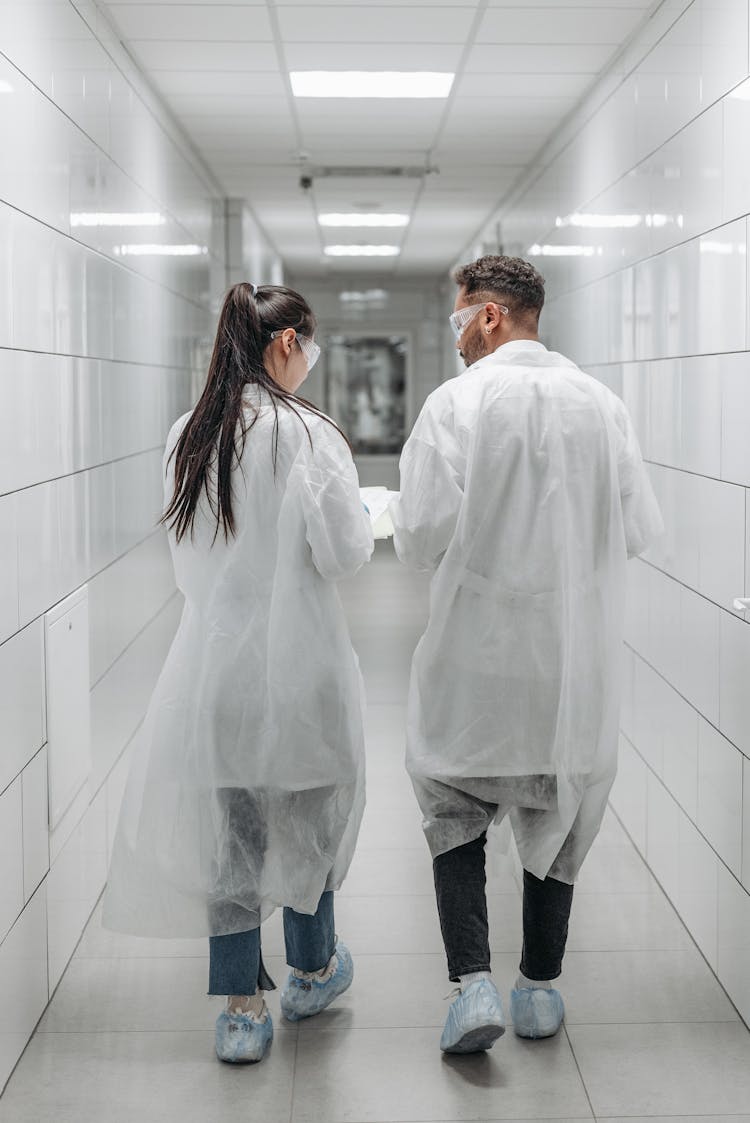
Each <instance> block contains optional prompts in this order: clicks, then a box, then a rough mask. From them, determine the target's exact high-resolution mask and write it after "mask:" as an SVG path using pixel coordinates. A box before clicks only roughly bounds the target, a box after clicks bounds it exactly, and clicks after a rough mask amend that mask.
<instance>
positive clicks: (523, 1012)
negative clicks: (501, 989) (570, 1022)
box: [510, 987, 565, 1038]
mask: <svg viewBox="0 0 750 1123" xmlns="http://www.w3.org/2000/svg"><path fill="white" fill-rule="evenodd" d="M510 1016H511V1018H512V1019H513V1029H514V1030H515V1032H516V1033H517V1034H518V1036H519V1037H531V1038H537V1037H553V1036H554V1035H555V1034H556V1033H557V1031H558V1029H559V1028H560V1026H561V1025H562V1020H563V1018H564V1017H565V1006H564V1005H563V1000H562V995H561V994H560V991H559V990H555V989H554V987H552V988H550V989H549V990H547V989H546V988H544V987H523V988H521V989H514V990H512V991H511V992H510Z"/></svg>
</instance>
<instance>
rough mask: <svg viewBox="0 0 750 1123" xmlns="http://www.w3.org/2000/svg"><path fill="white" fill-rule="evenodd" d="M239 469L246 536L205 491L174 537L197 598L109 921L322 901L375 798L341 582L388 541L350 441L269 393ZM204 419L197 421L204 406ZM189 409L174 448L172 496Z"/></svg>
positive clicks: (120, 834) (136, 770) (217, 927)
mask: <svg viewBox="0 0 750 1123" xmlns="http://www.w3.org/2000/svg"><path fill="white" fill-rule="evenodd" d="M246 396H247V402H248V419H250V418H251V417H252V412H253V410H254V408H256V407H257V406H258V405H260V406H261V414H260V417H259V420H258V421H257V422H256V424H255V425H254V427H253V428H252V429H251V430H250V432H249V434H248V436H247V441H246V444H245V449H244V453H243V455H242V460H241V465H240V467H236V468H235V469H234V470H233V496H234V512H235V517H236V524H237V525H236V534H235V536H234V537H230V538H229V540H228V541H225V540H224V535H223V532H221V531H220V532H219V534H218V536H216V539H215V541H214V536H215V528H216V520H215V518H214V516H213V515H212V513H211V510H210V507H209V505H208V502H207V501H206V498H205V496H204V498H203V499H202V501H201V503H200V505H199V508H198V514H197V518H196V522H195V527H194V533H193V535H192V537H191V536H190V534H188V535H187V536H186V537H184V538H183V539H182V540H181V542H180V543H177V542H176V540H175V536H174V534H173V533H172V532H171V531H170V533H169V541H170V547H171V551H172V557H173V561H174V568H175V574H176V578H177V584H178V587H179V589H180V590H181V592H182V593H183V594H184V597H185V604H184V610H183V615H182V619H181V622H180V625H179V629H178V632H177V635H176V636H175V639H174V642H173V644H172V647H171V650H170V652H169V655H168V657H167V660H166V663H165V665H164V668H163V670H162V673H161V676H160V678H159V681H158V683H157V686H156V689H155V692H154V695H153V697H152V700H151V703H150V705H149V709H148V713H147V716H146V719H145V721H144V724H143V727H142V729H141V731H140V735H139V737H138V740H137V744H136V748H135V753H134V759H133V764H132V767H131V772H130V776H129V780H128V786H127V789H126V793H125V797H124V801H123V806H122V810H121V814H120V821H119V824H118V830H117V836H116V840H115V846H114V852H113V857H112V864H111V869H110V876H109V884H108V889H107V894H106V897H105V908H104V923H105V924H106V925H107V926H109V927H112V928H115V929H119V930H122V931H127V932H132V933H135V934H143V935H154V936H202V935H220V934H226V933H228V932H232V931H243V930H246V929H250V928H253V927H256V926H257V925H258V924H259V923H260V922H261V921H262V920H263V919H264V918H265V917H266V916H267V915H268V914H269V913H270V912H272V911H273V909H274V908H275V907H276V906H278V905H288V906H290V907H292V908H295V909H296V910H298V911H300V912H308V913H310V912H314V911H315V908H316V906H317V903H318V900H319V898H320V895H321V893H322V892H323V891H324V890H325V889H327V888H337V887H338V886H339V885H340V883H341V881H342V880H343V877H344V875H345V873H346V870H347V868H348V865H349V861H350V859H351V855H352V852H353V848H354V843H355V841H356V837H357V832H358V829H359V822H360V819H361V814H362V809H363V805H364V744H363V732H362V686H361V676H360V673H359V667H358V663H357V660H356V656H355V654H354V652H353V650H352V647H351V643H350V640H349V636H348V631H347V626H346V621H345V618H344V614H343V608H342V605H341V602H340V600H339V596H338V593H337V590H336V586H335V581H336V580H337V579H338V578H340V577H344V576H348V575H351V574H353V573H354V572H355V571H356V570H357V569H358V568H359V567H360V566H361V565H362V564H363V563H364V562H365V561H367V560H368V558H369V557H370V554H371V552H372V549H373V539H372V531H371V528H370V523H369V519H368V517H367V515H366V513H365V511H364V509H363V507H362V504H361V502H360V498H359V491H358V480H357V473H356V470H355V467H354V464H353V461H352V457H351V454H350V452H349V449H348V447H347V445H346V443H345V441H344V440H343V438H342V437H341V435H340V434H339V433H337V432H336V430H335V429H334V428H333V427H332V426H331V425H330V424H328V423H327V422H326V421H324V420H321V419H319V418H316V417H315V416H314V415H312V414H311V413H309V412H308V411H302V412H304V415H305V420H306V422H307V425H308V428H309V430H310V437H311V441H312V445H311V442H310V440H309V439H308V436H307V433H306V432H305V429H304V427H303V425H302V422H301V421H300V420H299V419H298V418H297V417H295V416H294V414H293V413H292V412H291V411H289V410H288V409H286V408H285V407H283V406H282V407H280V410H279V433H278V436H279V440H278V456H277V463H276V468H275V469H274V462H273V457H272V428H273V412H272V409H271V407H270V403H269V400H268V398H267V397H266V396H265V395H264V394H263V393H260V392H258V391H257V390H256V391H250V390H248V391H246ZM188 416H189V415H188ZM186 420H187V416H186V417H183V418H181V419H180V420H179V421H178V422H177V423H176V424H175V426H174V427H173V429H172V431H171V432H170V434H169V438H168V441H167V448H166V452H165V501H169V499H170V498H171V496H172V493H173V487H174V459H173V458H171V453H172V450H173V449H174V447H175V444H176V442H177V439H178V437H179V434H180V433H181V431H182V428H183V426H184V424H185V422H186Z"/></svg>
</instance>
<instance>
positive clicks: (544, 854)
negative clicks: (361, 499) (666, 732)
mask: <svg viewBox="0 0 750 1123" xmlns="http://www.w3.org/2000/svg"><path fill="white" fill-rule="evenodd" d="M400 469H401V493H400V498H399V499H398V500H395V501H394V502H393V503H392V504H391V508H390V511H391V516H392V519H393V523H394V526H395V536H394V542H395V547H396V552H397V554H398V556H399V557H400V559H401V561H403V562H405V563H406V564H407V565H409V566H411V567H414V568H417V569H426V570H434V571H435V572H434V576H433V578H432V582H431V587H430V615H429V622H428V626H427V630H426V632H425V634H424V635H423V636H422V639H421V640H420V642H419V645H418V647H417V649H416V652H415V655H414V660H413V664H412V674H411V683H410V690H409V705H408V721H407V766H408V769H409V772H410V774H411V777H412V781H413V784H414V788H415V791H416V794H417V798H418V800H419V803H420V806H421V808H422V813H423V825H424V830H425V834H426V837H427V840H428V842H429V844H430V847H431V850H432V853H433V856H435V855H437V854H440V853H443V852H445V851H447V850H450V849H452V848H453V847H455V846H460V845H462V844H463V843H465V842H469V841H471V840H472V839H474V838H477V837H478V836H479V835H480V834H481V833H482V832H483V831H484V830H486V829H487V827H488V825H489V824H490V823H491V822H492V821H493V819H494V821H495V822H498V821H500V820H502V818H503V817H504V816H505V815H506V814H507V813H509V815H510V820H511V824H512V827H513V833H514V835H515V839H516V843H517V846H518V850H519V854H520V857H521V860H522V862H523V864H524V866H525V868H526V869H528V870H529V871H530V872H531V873H533V874H536V876H537V877H540V878H543V877H545V876H547V874H548V873H550V874H551V875H552V876H554V877H556V878H557V879H558V880H561V881H566V882H569V883H572V882H573V881H574V880H575V877H576V874H577V872H578V870H579V868H580V865H581V862H582V861H583V858H584V857H585V855H586V853H587V852H588V849H589V847H590V846H591V843H592V842H593V840H594V838H595V837H596V834H597V832H598V829H599V826H600V824H601V819H602V816H603V814H604V810H605V807H606V800H607V795H608V793H609V790H610V787H611V785H612V781H613V779H614V776H615V771H616V763H617V741H618V717H619V696H620V691H619V686H620V671H621V651H622V615H623V597H624V591H625V566H626V562H627V559H628V557H632V556H634V555H636V554H639V553H641V552H642V551H643V550H644V549H645V548H646V546H647V545H648V543H649V542H650V541H651V539H652V538H653V537H654V535H656V534H658V533H659V532H660V531H661V516H660V514H659V510H658V507H657V504H656V500H655V498H654V495H653V492H652V489H651V486H650V483H649V480H648V477H647V475H646V472H645V469H644V466H643V462H642V459H641V454H640V450H639V447H638V442H637V439H636V436H635V433H634V431H633V427H632V424H631V422H630V419H629V417H628V414H627V412H626V410H625V407H624V405H623V403H622V402H621V401H620V399H619V398H617V397H616V396H615V395H614V394H612V393H611V391H609V390H608V389H607V388H606V387H605V386H604V385H602V384H601V383H599V382H597V381H596V380H595V379H593V378H591V377H590V376H588V375H586V374H584V373H583V372H581V371H580V370H579V369H578V368H577V367H576V366H575V365H574V364H573V363H572V362H570V361H569V360H568V359H566V358H564V357H563V356H562V355H559V354H556V353H553V352H550V351H548V350H547V349H546V347H544V345H543V344H542V343H540V342H537V341H532V340H515V341H512V342H510V343H507V344H505V345H503V346H502V347H500V348H498V350H496V351H495V352H494V353H492V354H490V355H488V356H486V357H484V358H482V359H480V360H479V361H478V362H477V363H475V364H474V365H473V366H471V367H470V368H469V369H468V370H467V371H465V372H464V373H463V374H461V375H460V376H458V377H457V378H454V379H451V380H450V381H448V382H446V383H444V384H443V385H441V386H439V387H438V389H437V390H435V391H434V392H433V393H432V394H431V395H430V397H429V398H428V399H427V402H426V403H425V406H424V408H423V409H422V412H421V414H420V416H419V418H418V420H417V422H416V424H415V426H414V430H413V432H412V434H411V436H410V437H409V439H408V441H407V443H406V445H405V447H404V450H403V454H402V457H401V464H400Z"/></svg>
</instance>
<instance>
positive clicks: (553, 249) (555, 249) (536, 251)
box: [529, 243, 596, 257]
mask: <svg viewBox="0 0 750 1123" xmlns="http://www.w3.org/2000/svg"><path fill="white" fill-rule="evenodd" d="M595 252H596V250H595V248H594V246H540V245H539V244H538V243H535V244H534V245H533V246H529V254H530V256H531V257H593V256H594V253H595Z"/></svg>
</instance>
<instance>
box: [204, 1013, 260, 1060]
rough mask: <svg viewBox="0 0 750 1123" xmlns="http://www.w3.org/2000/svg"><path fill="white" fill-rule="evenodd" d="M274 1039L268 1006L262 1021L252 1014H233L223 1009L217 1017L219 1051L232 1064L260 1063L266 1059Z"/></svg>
mask: <svg viewBox="0 0 750 1123" xmlns="http://www.w3.org/2000/svg"><path fill="white" fill-rule="evenodd" d="M272 1041H273V1022H272V1021H271V1015H270V1014H269V1012H268V1011H267V1010H266V1016H265V1018H263V1020H262V1021H256V1020H255V1018H253V1017H252V1016H251V1015H250V1014H230V1013H229V1012H228V1011H227V1010H223V1011H222V1013H221V1014H219V1016H218V1018H217V1019H216V1055H217V1057H218V1058H219V1060H220V1061H229V1062H230V1064H256V1063H257V1062H258V1061H262V1060H263V1058H264V1056H265V1055H266V1053H267V1052H268V1047H269V1045H270V1044H271V1042H272Z"/></svg>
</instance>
